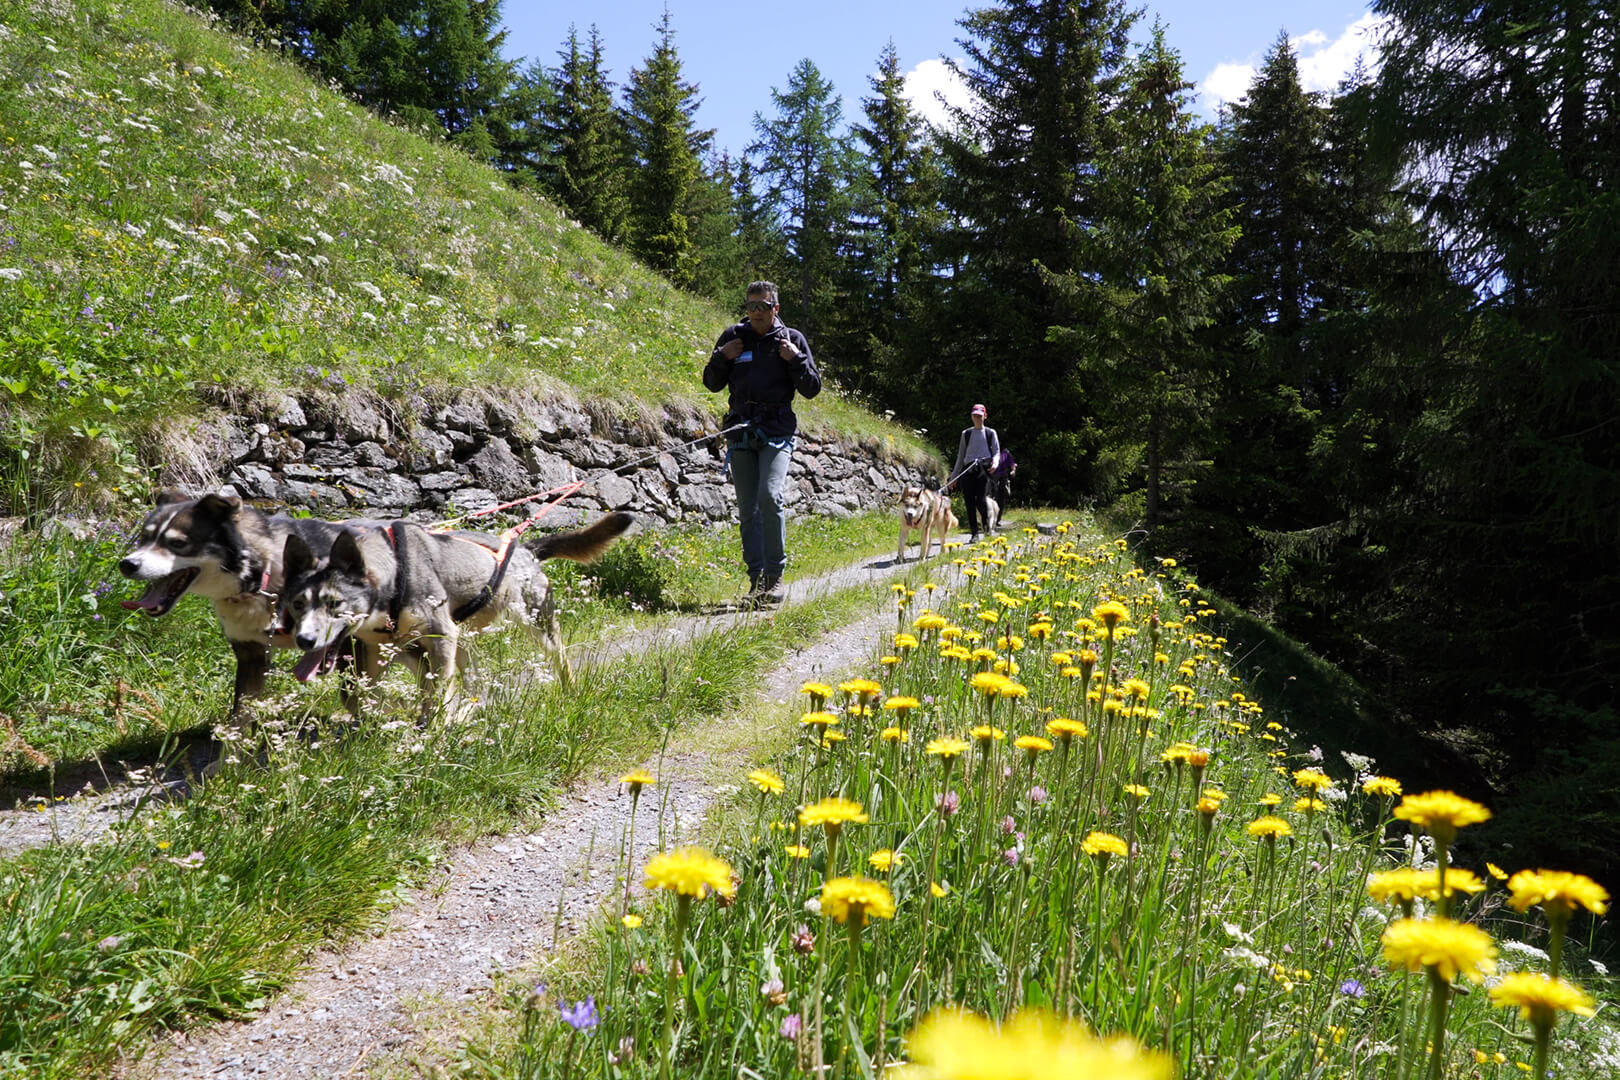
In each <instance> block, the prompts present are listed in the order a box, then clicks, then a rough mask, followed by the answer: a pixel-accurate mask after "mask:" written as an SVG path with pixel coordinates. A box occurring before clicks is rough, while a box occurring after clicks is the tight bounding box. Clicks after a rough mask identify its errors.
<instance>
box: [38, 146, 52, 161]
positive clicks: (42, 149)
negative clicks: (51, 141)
mask: <svg viewBox="0 0 1620 1080" xmlns="http://www.w3.org/2000/svg"><path fill="white" fill-rule="evenodd" d="M34 149H35V150H38V151H39V153H40V156H41V157H43V158H44V159H45V160H47V161H55V160H56V151H55V150H52V149H51V148H50V147H48V146H41V145H39V143H35V144H34Z"/></svg>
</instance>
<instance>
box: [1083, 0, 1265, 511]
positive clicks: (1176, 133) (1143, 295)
mask: <svg viewBox="0 0 1620 1080" xmlns="http://www.w3.org/2000/svg"><path fill="white" fill-rule="evenodd" d="M1126 76H1127V82H1126V86H1125V89H1124V94H1123V97H1122V98H1121V100H1120V101H1119V103H1118V104H1117V105H1116V107H1115V108H1114V110H1113V112H1112V121H1113V122H1112V123H1111V124H1110V125H1109V126H1108V128H1107V129H1106V131H1107V135H1106V137H1107V139H1108V148H1109V154H1108V161H1109V164H1108V167H1107V168H1106V169H1104V170H1103V172H1102V177H1101V182H1100V184H1099V185H1098V188H1097V196H1098V198H1097V206H1098V209H1099V212H1098V213H1097V214H1096V215H1095V217H1094V218H1093V220H1092V223H1091V227H1090V228H1089V229H1088V230H1086V231H1085V235H1084V236H1083V237H1079V236H1077V243H1079V244H1083V247H1082V249H1081V250H1083V251H1085V252H1086V253H1087V255H1088V258H1087V262H1086V268H1085V270H1084V271H1083V272H1081V271H1070V272H1069V273H1067V274H1063V275H1055V276H1054V277H1053V279H1052V284H1053V285H1054V286H1055V288H1056V291H1057V293H1058V295H1059V297H1060V298H1062V300H1063V302H1064V303H1065V304H1066V305H1067V306H1068V307H1070V308H1071V309H1072V310H1073V311H1075V312H1076V313H1077V315H1078V318H1077V319H1076V321H1075V322H1074V323H1073V324H1072V325H1069V326H1065V327H1057V328H1054V330H1053V332H1052V339H1053V340H1054V341H1055V342H1058V343H1060V344H1064V345H1067V346H1069V347H1070V348H1071V349H1072V351H1073V352H1074V353H1075V354H1076V355H1078V356H1079V357H1080V358H1081V359H1080V361H1079V364H1080V370H1081V371H1082V372H1083V377H1084V378H1085V380H1086V382H1087V383H1088V384H1089V385H1090V386H1092V387H1094V388H1096V389H1097V390H1100V391H1102V392H1101V393H1098V394H1094V395H1093V400H1094V401H1095V402H1096V404H1095V405H1094V415H1095V417H1096V423H1097V425H1098V430H1099V432H1100V433H1101V435H1102V438H1103V440H1104V442H1105V444H1106V446H1107V447H1108V448H1109V449H1108V456H1111V457H1113V458H1115V459H1122V460H1117V463H1116V464H1115V465H1114V469H1115V471H1116V472H1117V473H1120V474H1122V475H1121V482H1122V483H1123V482H1127V481H1128V482H1129V484H1130V486H1131V487H1132V488H1136V489H1138V490H1141V491H1142V493H1143V504H1142V506H1143V514H1144V523H1145V527H1146V530H1147V533H1148V536H1149V539H1150V541H1151V540H1152V539H1153V537H1154V534H1155V531H1156V530H1157V528H1158V526H1159V524H1160V519H1161V515H1162V503H1163V499H1164V494H1165V490H1166V487H1167V486H1168V483H1167V480H1166V470H1167V468H1168V469H1170V470H1172V471H1175V472H1177V473H1179V475H1178V478H1177V479H1178V482H1179V484H1180V485H1181V486H1182V487H1185V488H1190V487H1191V485H1192V484H1193V483H1195V482H1196V481H1197V480H1198V479H1199V478H1198V477H1197V476H1195V475H1193V474H1192V473H1191V472H1190V470H1192V469H1194V468H1196V467H1197V463H1198V461H1199V460H1200V459H1202V458H1204V457H1205V456H1206V454H1207V439H1206V437H1207V435H1208V433H1209V432H1210V431H1211V430H1212V428H1211V424H1210V419H1211V416H1212V412H1213V410H1212V405H1213V404H1214V402H1215V400H1216V395H1217V388H1218V377H1217V374H1216V372H1215V371H1214V370H1213V367H1212V361H1211V356H1210V349H1209V343H1208V341H1207V338H1206V334H1205V331H1206V329H1207V328H1208V327H1209V326H1210V325H1211V324H1212V323H1213V321H1214V319H1215V317H1216V315H1217V314H1218V313H1219V310H1220V308H1219V305H1220V304H1221V302H1222V301H1223V298H1224V297H1223V294H1224V292H1225V289H1226V286H1227V284H1228V283H1229V281H1230V280H1231V279H1230V277H1229V276H1228V275H1226V274H1224V273H1223V272H1222V270H1221V264H1222V262H1223V261H1224V259H1225V257H1226V255H1227V252H1228V251H1229V250H1230V249H1231V247H1232V243H1233V241H1234V240H1235V239H1236V237H1237V231H1238V230H1237V228H1236V226H1235V225H1234V224H1233V216H1234V215H1233V212H1232V209H1231V208H1230V207H1229V206H1226V205H1224V202H1225V194H1226V184H1227V181H1226V178H1225V177H1223V176H1222V175H1221V174H1220V172H1219V169H1218V167H1217V163H1216V161H1215V157H1214V153H1213V151H1212V148H1211V145H1210V128H1209V126H1208V125H1206V124H1202V123H1200V122H1199V121H1197V120H1196V119H1195V118H1194V116H1193V115H1192V113H1191V111H1190V104H1189V98H1188V94H1187V92H1188V91H1189V90H1191V89H1192V84H1191V83H1189V82H1187V81H1186V79H1185V78H1184V76H1183V74H1182V67H1181V58H1180V56H1179V55H1178V54H1177V53H1176V52H1175V51H1174V50H1173V49H1171V48H1170V47H1169V46H1168V45H1167V44H1166V43H1165V39H1164V29H1163V27H1162V26H1161V25H1156V26H1155V27H1154V28H1153V34H1152V37H1151V38H1150V40H1149V41H1148V43H1147V45H1146V46H1145V47H1144V48H1143V50H1142V52H1141V53H1140V54H1139V55H1138V56H1137V57H1135V58H1134V59H1133V60H1132V61H1131V63H1130V64H1129V66H1128V68H1127V72H1126ZM1076 232H1077V233H1079V232H1080V230H1079V229H1078V228H1077V229H1076Z"/></svg>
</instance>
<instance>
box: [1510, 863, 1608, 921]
mask: <svg viewBox="0 0 1620 1080" xmlns="http://www.w3.org/2000/svg"><path fill="white" fill-rule="evenodd" d="M1507 887H1508V891H1509V892H1511V893H1512V894H1513V895H1512V896H1511V897H1510V898H1509V899H1508V906H1509V907H1511V908H1512V909H1513V910H1514V911H1528V910H1530V908H1531V907H1532V906H1533V905H1536V904H1540V905H1541V908H1542V910H1543V911H1545V912H1546V913H1547V915H1548V917H1550V918H1560V917H1565V916H1568V915H1569V914H1571V913H1572V912H1573V911H1574V910H1575V909H1576V908H1577V907H1583V908H1585V909H1586V910H1587V911H1590V912H1591V913H1592V914H1594V915H1602V914H1605V913H1606V912H1607V911H1608V910H1609V891H1608V890H1607V889H1605V888H1604V887H1603V886H1602V885H1599V884H1598V883H1597V882H1595V881H1593V880H1592V879H1591V878H1589V877H1587V876H1586V875H1585V874H1572V873H1569V872H1568V871H1565V870H1520V871H1519V872H1518V873H1517V874H1514V875H1513V876H1512V877H1511V878H1509V879H1508V883H1507Z"/></svg>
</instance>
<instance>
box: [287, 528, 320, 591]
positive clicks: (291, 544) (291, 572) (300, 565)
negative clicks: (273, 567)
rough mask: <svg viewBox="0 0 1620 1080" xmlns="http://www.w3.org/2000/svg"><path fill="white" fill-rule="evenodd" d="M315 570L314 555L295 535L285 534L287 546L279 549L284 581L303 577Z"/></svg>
mask: <svg viewBox="0 0 1620 1080" xmlns="http://www.w3.org/2000/svg"><path fill="white" fill-rule="evenodd" d="M313 569H315V553H314V552H313V551H311V550H309V545H308V544H307V543H305V542H304V538H303V537H302V536H299V535H298V534H297V533H288V534H287V544H286V546H285V547H283V548H282V549H281V573H282V578H283V580H285V581H291V580H293V579H294V578H299V577H303V576H304V575H305V574H307V573H309V572H310V571H311V570H313Z"/></svg>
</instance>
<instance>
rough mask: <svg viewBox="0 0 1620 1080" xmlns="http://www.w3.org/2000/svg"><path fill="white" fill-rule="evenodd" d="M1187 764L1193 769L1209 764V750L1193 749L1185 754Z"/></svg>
mask: <svg viewBox="0 0 1620 1080" xmlns="http://www.w3.org/2000/svg"><path fill="white" fill-rule="evenodd" d="M1187 764H1188V765H1191V766H1192V767H1193V768H1195V769H1202V768H1204V767H1205V766H1207V765H1208V764H1209V751H1208V750H1202V749H1195V750H1193V752H1192V753H1190V754H1188V755H1187Z"/></svg>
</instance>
